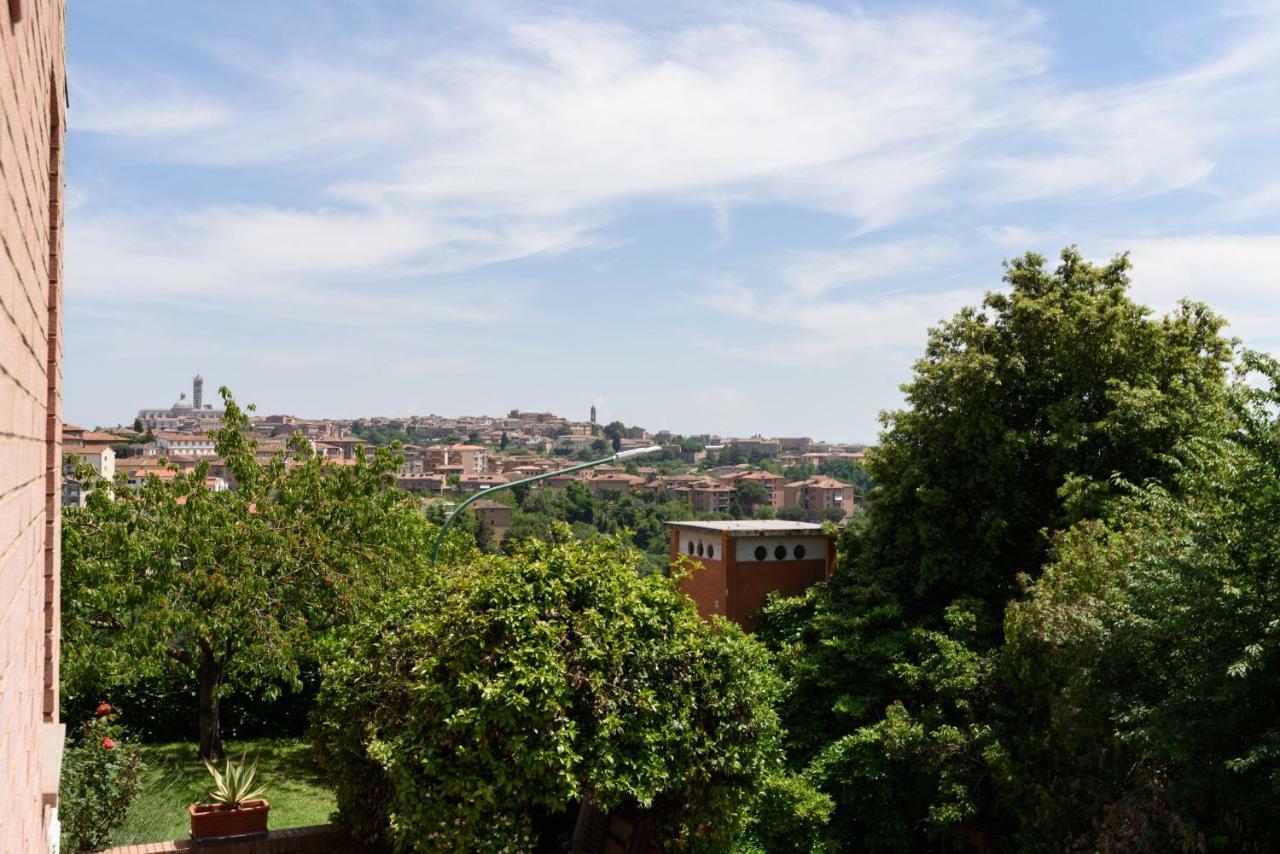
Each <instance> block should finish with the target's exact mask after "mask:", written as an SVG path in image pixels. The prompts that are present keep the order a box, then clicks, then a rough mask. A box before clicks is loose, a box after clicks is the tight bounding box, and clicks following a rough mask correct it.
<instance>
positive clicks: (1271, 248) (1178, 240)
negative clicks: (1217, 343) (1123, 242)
mask: <svg viewBox="0 0 1280 854" xmlns="http://www.w3.org/2000/svg"><path fill="white" fill-rule="evenodd" d="M1128 245H1129V246H1130V247H1131V254H1130V257H1131V258H1132V260H1133V295H1134V298H1135V299H1137V300H1139V301H1141V302H1145V303H1147V304H1148V305H1151V306H1152V307H1153V308H1155V309H1157V310H1159V311H1167V310H1169V309H1171V308H1173V306H1174V305H1175V304H1176V303H1177V301H1178V300H1180V299H1183V298H1189V299H1193V300H1198V301H1201V302H1205V303H1207V304H1208V305H1209V306H1210V307H1211V308H1212V309H1214V310H1215V311H1216V312H1218V313H1219V314H1221V315H1223V316H1224V317H1225V318H1226V319H1227V320H1228V321H1229V322H1230V324H1231V326H1230V329H1229V332H1230V334H1233V335H1237V336H1239V337H1240V338H1242V339H1243V340H1244V343H1245V344H1246V345H1251V346H1255V347H1262V348H1270V349H1275V348H1276V347H1277V346H1280V235H1276V234H1266V235H1236V236H1233V235H1212V234H1208V235H1188V236H1181V237H1162V238H1154V239H1143V240H1135V241H1132V242H1131V243H1129V244H1128Z"/></svg>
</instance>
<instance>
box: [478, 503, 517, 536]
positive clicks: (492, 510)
mask: <svg viewBox="0 0 1280 854" xmlns="http://www.w3.org/2000/svg"><path fill="white" fill-rule="evenodd" d="M470 509H471V512H472V513H473V514H475V517H476V520H477V521H478V522H479V523H480V527H481V528H483V529H484V530H485V531H486V532H487V533H488V534H489V536H490V538H491V540H492V541H493V542H498V541H501V540H502V538H503V536H505V534H506V532H507V529H508V528H510V527H511V508H510V507H509V506H507V505H506V504H503V503H501V502H499V501H485V500H483V499H482V500H480V501H476V502H475V503H473V504H472V505H471V508H470Z"/></svg>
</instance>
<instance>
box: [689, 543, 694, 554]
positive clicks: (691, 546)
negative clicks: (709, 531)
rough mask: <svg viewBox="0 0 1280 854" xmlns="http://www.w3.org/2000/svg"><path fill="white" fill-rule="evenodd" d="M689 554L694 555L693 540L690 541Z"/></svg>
mask: <svg viewBox="0 0 1280 854" xmlns="http://www.w3.org/2000/svg"><path fill="white" fill-rule="evenodd" d="M689 554H693V540H690V541H689Z"/></svg>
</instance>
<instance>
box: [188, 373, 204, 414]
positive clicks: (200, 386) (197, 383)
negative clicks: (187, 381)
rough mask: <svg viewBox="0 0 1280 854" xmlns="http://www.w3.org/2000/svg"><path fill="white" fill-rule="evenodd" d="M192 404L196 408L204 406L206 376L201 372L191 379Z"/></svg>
mask: <svg viewBox="0 0 1280 854" xmlns="http://www.w3.org/2000/svg"><path fill="white" fill-rule="evenodd" d="M191 405H192V406H193V407H194V408H196V409H203V408H204V377H202V376H200V375H199V374H196V376H195V379H193V380H192V381H191Z"/></svg>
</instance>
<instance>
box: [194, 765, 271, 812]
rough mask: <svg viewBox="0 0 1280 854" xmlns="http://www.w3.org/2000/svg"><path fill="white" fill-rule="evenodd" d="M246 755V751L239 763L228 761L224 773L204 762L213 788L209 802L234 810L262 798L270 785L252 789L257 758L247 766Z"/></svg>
mask: <svg viewBox="0 0 1280 854" xmlns="http://www.w3.org/2000/svg"><path fill="white" fill-rule="evenodd" d="M248 755H249V754H248V752H247V751H246V752H245V754H244V755H242V756H241V757H240V762H239V763H236V762H232V761H231V760H230V759H228V760H227V767H226V770H224V771H219V770H218V769H217V768H215V767H214V766H213V764H212V763H211V762H209V760H208V759H206V760H205V761H204V767H206V768H208V769H209V774H210V776H212V777H213V788H212V789H210V790H209V800H210V801H211V802H213V803H215V804H224V805H225V806H226V807H227V808H228V809H235V808H236V807H238V806H240V805H241V804H242V803H244V802H245V801H252V800H255V799H257V798H260V797H262V795H263V793H264V792H266V790H267V786H269V785H270V783H263V784H261V785H259V786H257V787H256V788H255V787H254V784H253V780H254V777H256V776H257V774H258V758H257V757H256V756H255V757H254V759H253V764H252V765H249V764H247V763H246V761H245V760H246V759H247V758H248Z"/></svg>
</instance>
